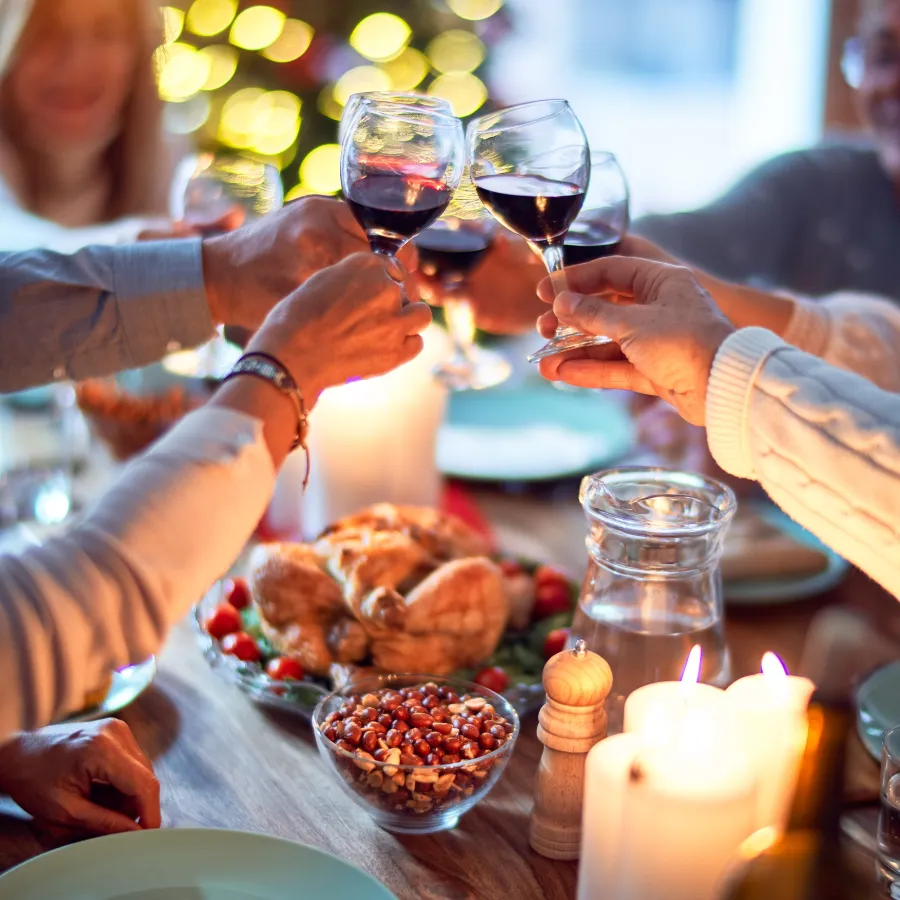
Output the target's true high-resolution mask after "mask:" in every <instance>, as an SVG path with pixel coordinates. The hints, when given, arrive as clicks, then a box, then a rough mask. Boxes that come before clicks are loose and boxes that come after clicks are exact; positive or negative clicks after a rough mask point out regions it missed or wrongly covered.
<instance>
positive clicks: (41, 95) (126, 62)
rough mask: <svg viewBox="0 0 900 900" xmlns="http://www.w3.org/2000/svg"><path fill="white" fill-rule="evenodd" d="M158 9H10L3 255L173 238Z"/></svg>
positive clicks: (1, 97) (1, 157)
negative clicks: (158, 66) (158, 74)
mask: <svg viewBox="0 0 900 900" xmlns="http://www.w3.org/2000/svg"><path fill="white" fill-rule="evenodd" d="M160 43H162V18H161V14H160V10H159V7H158V5H157V3H156V2H155V0H0V78H2V80H0V250H26V249H31V248H34V247H45V248H49V249H53V250H58V251H60V252H65V253H68V252H73V251H75V250H77V249H79V248H81V247H83V246H86V245H88V244H113V243H126V242H131V241H134V240H136V239H137V238H138V237H139V236H141V235H142V234H143V233H145V232H154V233H156V232H173V233H177V229H174V228H173V227H172V226H170V225H169V224H168V223H167V221H166V220H165V219H164V218H163V217H165V215H166V210H167V201H168V191H169V183H170V180H171V176H172V168H173V166H172V163H173V160H172V155H171V152H170V148H169V147H168V146H167V141H166V138H165V135H164V132H163V125H162V103H161V101H160V98H159V94H158V92H157V88H156V79H155V74H154V64H153V53H154V50H155V49H156V47H157V46H159V44H160Z"/></svg>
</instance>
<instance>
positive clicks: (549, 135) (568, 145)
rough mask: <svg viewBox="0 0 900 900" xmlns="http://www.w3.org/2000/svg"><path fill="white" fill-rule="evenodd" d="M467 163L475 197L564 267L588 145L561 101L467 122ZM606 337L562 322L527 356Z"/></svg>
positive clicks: (555, 267) (583, 186)
mask: <svg viewBox="0 0 900 900" xmlns="http://www.w3.org/2000/svg"><path fill="white" fill-rule="evenodd" d="M466 144H467V153H468V162H469V166H470V169H471V172H472V178H473V180H474V182H475V189H476V191H477V192H478V196H479V198H480V199H481V202H482V203H483V204H484V205H485V206H486V207H487V208H488V209H489V210H490V211H491V213H492V214H493V215H494V217H495V218H496V219H498V220H499V221H500V222H501V223H502V224H503V225H505V226H506V227H507V228H508V229H509V230H510V231H513V232H515V233H516V234H518V235H521V236H522V237H523V238H525V240H527V241H528V242H529V243H530V244H531V245H532V246H533V247H535V248H536V249H538V250H539V251H540V253H541V255H542V256H543V258H544V263H545V265H546V266H547V271H549V272H556V271H559V270H560V269H562V268H563V265H564V256H563V242H564V241H565V237H566V232H567V231H568V230H569V226H570V225H571V224H572V222H574V221H575V218H576V216H577V215H578V213H579V212H580V210H581V207H582V205H583V203H584V196H585V191H586V190H587V187H588V183H589V181H590V151H589V150H588V144H587V138H586V137H585V134H584V129H583V128H582V127H581V123H580V122H579V121H578V118H577V117H576V115H575V113H574V112H572V108H571V107H570V106H569V104H568V103H567V102H566V101H565V100H539V101H536V102H534V103H523V104H521V105H520V106H512V107H510V108H508V109H501V110H500V111H498V112H495V113H490V114H488V115H486V116H481V117H480V118H478V119H475V120H474V121H472V122H471V123H470V124H469V128H468V132H467V140H466ZM598 343H606V339H605V338H596V337H593V336H587V335H583V334H580V333H579V332H577V331H575V330H574V329H572V328H565V327H560V328H559V329H558V330H557V333H556V335H555V336H554V338H553V339H552V340H551V341H550V342H549V343H548V344H547V345H546V346H544V347H542V348H541V349H540V350H538V351H537V352H536V353H534V354H532V355H531V356H530V357H529V361H530V362H535V361H536V360H539V359H542V358H543V357H545V356H550V355H551V354H553V353H559V352H560V351H562V350H568V349H571V348H573V347H584V346H589V345H591V344H598Z"/></svg>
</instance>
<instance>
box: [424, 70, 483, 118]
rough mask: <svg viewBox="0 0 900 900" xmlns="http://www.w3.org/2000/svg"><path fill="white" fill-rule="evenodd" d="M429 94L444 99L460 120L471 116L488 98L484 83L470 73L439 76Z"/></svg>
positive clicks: (430, 86)
mask: <svg viewBox="0 0 900 900" xmlns="http://www.w3.org/2000/svg"><path fill="white" fill-rule="evenodd" d="M428 93H429V94H432V95H434V96H435V97H443V98H444V100H446V101H447V102H448V103H449V104H450V106H451V107H453V114H454V115H455V116H459V117H460V118H463V117H465V116H471V115H472V113H473V112H475V110H477V109H478V108H479V107H481V105H482V104H483V103H484V101H485V100H487V96H488V91H487V88H486V87H485V85H484V82H483V81H482V80H481V79H480V78H478V77H477V76H476V75H470V74H469V73H468V72H453V73H451V74H449V75H438V77H437V78H435V79H434V81H432V82H431V84H430V85H429V87H428Z"/></svg>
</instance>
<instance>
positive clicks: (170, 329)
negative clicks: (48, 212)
mask: <svg viewBox="0 0 900 900" xmlns="http://www.w3.org/2000/svg"><path fill="white" fill-rule="evenodd" d="M213 334H214V326H213V322H212V318H211V316H210V313H209V306H208V304H207V301H206V292H205V290H204V285H203V264H202V257H201V249H200V241H199V240H178V241H159V242H146V243H140V244H132V245H124V246H117V247H87V248H85V249H83V250H80V251H78V252H77V253H74V254H72V255H64V254H60V253H54V252H52V251H49V250H32V251H28V252H24V253H2V254H0V392H9V391H18V390H23V389H25V388H28V387H33V386H35V385H39V384H45V383H47V382H49V381H53V380H60V379H72V380H79V379H83V378H91V377H97V376H103V375H109V374H111V373H113V372H117V371H121V370H123V369H133V368H138V367H140V366H145V365H148V364H150V363H152V362H155V361H157V360H158V359H160V358H161V357H162V356H163V355H165V354H166V353H167V352H171V351H173V350H177V349H181V348H182V347H194V346H197V345H198V344H202V343H203V342H205V341H207V340H209V339H210V338H212V336H213Z"/></svg>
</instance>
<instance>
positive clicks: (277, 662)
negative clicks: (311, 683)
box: [266, 656, 304, 681]
mask: <svg viewBox="0 0 900 900" xmlns="http://www.w3.org/2000/svg"><path fill="white" fill-rule="evenodd" d="M266 675H268V676H269V678H271V679H272V680H273V681H302V680H303V675H304V672H303V666H301V665H300V663H298V662H297V660H296V659H291V658H290V657H289V656H276V657H275V659H270V660H269V663H268V665H267V666H266Z"/></svg>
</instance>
